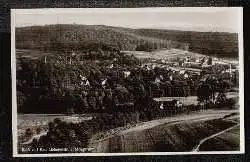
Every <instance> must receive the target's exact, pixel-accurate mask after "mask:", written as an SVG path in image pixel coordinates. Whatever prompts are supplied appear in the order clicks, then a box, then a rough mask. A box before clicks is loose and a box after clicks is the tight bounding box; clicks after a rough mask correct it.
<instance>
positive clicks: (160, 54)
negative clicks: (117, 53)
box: [123, 49, 205, 60]
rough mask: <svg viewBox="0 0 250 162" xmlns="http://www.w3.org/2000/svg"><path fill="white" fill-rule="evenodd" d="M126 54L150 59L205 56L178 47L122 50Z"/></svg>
mask: <svg viewBox="0 0 250 162" xmlns="http://www.w3.org/2000/svg"><path fill="white" fill-rule="evenodd" d="M123 52H124V53H125V54H127V55H134V56H135V57H137V58H139V59H144V58H151V59H156V60H158V59H174V58H177V57H188V56H189V57H196V58H199V57H205V55H202V54H198V53H193V52H190V51H183V50H179V49H169V50H160V51H153V52H145V51H123Z"/></svg>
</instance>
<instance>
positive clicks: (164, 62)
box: [11, 7, 245, 157]
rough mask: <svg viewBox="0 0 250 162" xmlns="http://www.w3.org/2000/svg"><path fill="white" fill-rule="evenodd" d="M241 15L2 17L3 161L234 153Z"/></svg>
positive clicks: (40, 13)
mask: <svg viewBox="0 0 250 162" xmlns="http://www.w3.org/2000/svg"><path fill="white" fill-rule="evenodd" d="M242 11H243V10H242V8H240V7H239V8H238V7H234V8H230V7H216V8H209V7H202V8H199V7H194V8H192V7H187V8H166V7H162V8H57V9H55V8H53V9H52V8H47V9H13V10H11V34H12V51H11V52H12V55H11V56H12V62H11V70H12V112H13V113H12V129H13V156H16V157H28V156H30V157H31V156H32V157H33V156H113V155H180V154H240V153H244V152H245V147H244V145H245V143H244V83H243V78H244V75H243V71H244V70H243V33H242V32H243V27H242V19H243V15H242Z"/></svg>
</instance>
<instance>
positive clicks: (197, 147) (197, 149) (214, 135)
mask: <svg viewBox="0 0 250 162" xmlns="http://www.w3.org/2000/svg"><path fill="white" fill-rule="evenodd" d="M238 126H240V124H237V125H234V126H232V127H230V128H227V129H225V130H223V131H221V132H219V133H216V134H213V135H211V136H209V137H206V138H204V139H202V140H201V141H200V143H199V144H198V145H197V146H196V147H195V148H194V149H193V151H199V148H200V146H201V145H202V144H203V143H205V142H206V141H208V140H209V139H212V138H215V137H217V136H219V135H221V134H223V133H225V132H227V131H230V130H232V129H234V128H236V127H238Z"/></svg>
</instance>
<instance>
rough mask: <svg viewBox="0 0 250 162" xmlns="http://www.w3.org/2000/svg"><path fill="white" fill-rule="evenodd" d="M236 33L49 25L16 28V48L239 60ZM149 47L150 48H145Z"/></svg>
mask: <svg viewBox="0 0 250 162" xmlns="http://www.w3.org/2000/svg"><path fill="white" fill-rule="evenodd" d="M237 42H238V39H237V34H236V33H219V32H191V31H177V30H162V29H130V28H121V27H111V26H103V25H76V24H71V25H66V24H61V25H46V26H32V27H22V28H16V47H17V48H20V49H25V48H26V49H27V48H29V49H30V48H35V49H38V48H39V49H42V50H59V49H64V48H66V47H70V48H74V49H75V48H78V49H79V48H87V47H88V45H89V44H93V43H97V44H105V45H112V46H115V47H117V48H119V49H120V50H155V49H161V48H181V49H183V48H185V44H186V43H188V44H189V50H190V51H193V52H199V53H202V54H207V55H217V56H219V57H223V56H226V57H237V55H238V43H237ZM145 47H146V48H145Z"/></svg>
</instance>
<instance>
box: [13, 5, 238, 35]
mask: <svg viewBox="0 0 250 162" xmlns="http://www.w3.org/2000/svg"><path fill="white" fill-rule="evenodd" d="M13 13H14V17H13V16H12V18H13V19H14V22H15V26H16V27H21V26H34V25H47V24H73V23H76V24H85V25H107V26H119V27H128V28H160V29H177V30H194V31H219V32H234V33H238V32H239V31H240V30H242V29H241V23H242V22H241V21H242V8H235V7H234V8H226V7H222V8H219V7H210V8H209V7H202V8H200V7H199V8H198V7H195V8H123V9H121V8H119V9H118V8H106V9H105V8H102V9H100V8H92V9H91V8H88V9H87V8H85V9H84V8H83V9H17V10H12V14H13Z"/></svg>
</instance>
